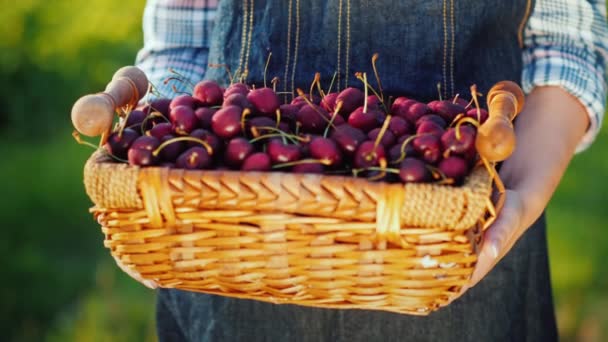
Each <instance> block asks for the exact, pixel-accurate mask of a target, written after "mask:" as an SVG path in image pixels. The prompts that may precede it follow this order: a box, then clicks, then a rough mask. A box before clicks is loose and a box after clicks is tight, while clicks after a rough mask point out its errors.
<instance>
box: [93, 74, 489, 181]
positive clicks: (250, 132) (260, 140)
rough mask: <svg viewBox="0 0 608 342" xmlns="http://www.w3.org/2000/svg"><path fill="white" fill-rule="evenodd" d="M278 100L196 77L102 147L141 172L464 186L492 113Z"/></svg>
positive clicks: (336, 96)
mask: <svg viewBox="0 0 608 342" xmlns="http://www.w3.org/2000/svg"><path fill="white" fill-rule="evenodd" d="M320 94H322V95H320V96H317V95H312V92H311V93H310V94H304V93H302V92H301V91H300V92H299V96H298V97H296V98H294V99H293V101H291V103H286V104H282V101H280V96H282V95H278V94H277V93H276V92H275V91H273V89H271V88H266V87H264V88H257V89H252V88H250V87H249V86H248V85H246V84H244V83H234V84H232V85H230V86H229V87H227V88H226V89H223V88H222V87H220V86H219V85H218V84H217V83H216V82H213V81H202V82H199V83H198V84H196V85H195V87H194V89H193V93H192V95H189V94H182V95H179V96H177V97H175V98H173V99H164V98H163V99H156V100H153V101H151V102H150V103H149V104H147V105H145V106H144V107H141V108H139V109H137V110H133V111H131V112H130V113H128V114H127V115H126V116H125V117H124V118H123V119H122V121H121V123H120V124H119V125H118V126H117V128H116V129H115V130H114V132H113V133H112V134H111V135H110V136H109V138H108V141H107V143H106V144H105V145H104V148H105V149H106V150H107V152H108V153H109V154H110V155H112V156H113V157H115V158H116V159H118V160H128V162H129V164H132V165H138V166H166V167H172V168H182V169H220V170H222V169H223V170H242V171H271V170H274V171H285V172H294V173H319V174H321V173H323V174H350V175H354V176H357V177H365V178H367V179H370V180H383V181H389V182H405V183H408V182H443V183H447V184H460V183H461V182H462V181H463V179H464V178H465V177H466V175H467V174H468V173H469V171H470V169H471V167H472V166H473V165H474V164H475V162H476V160H477V153H476V150H475V135H476V127H477V126H478V125H479V124H481V123H483V122H484V121H485V120H486V119H487V117H488V113H487V111H486V110H485V109H481V108H479V107H477V106H473V105H472V102H468V101H466V100H464V99H462V98H458V97H457V98H454V99H450V100H437V101H432V102H430V103H422V102H419V101H416V100H413V99H408V98H405V97H398V98H396V99H394V101H390V102H391V103H389V101H388V100H387V101H383V99H382V98H383V97H384V96H381V95H378V94H375V95H369V96H367V97H366V93H364V92H363V91H362V90H360V89H357V88H347V89H345V90H343V91H341V92H333V93H328V94H324V93H323V92H322V91H320Z"/></svg>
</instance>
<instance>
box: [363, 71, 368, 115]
mask: <svg viewBox="0 0 608 342" xmlns="http://www.w3.org/2000/svg"><path fill="white" fill-rule="evenodd" d="M363 80H364V81H363V83H364V84H367V73H363ZM364 90H365V99H364V100H363V113H367V96H368V90H367V87H365V89H364Z"/></svg>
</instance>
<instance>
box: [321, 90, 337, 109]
mask: <svg viewBox="0 0 608 342" xmlns="http://www.w3.org/2000/svg"><path fill="white" fill-rule="evenodd" d="M338 95H339V94H338V93H329V94H327V95H325V96H324V97H323V99H322V100H321V107H323V109H325V110H326V111H328V112H330V113H333V112H334V110H335V109H336V99H337V98H338Z"/></svg>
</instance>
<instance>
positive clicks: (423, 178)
mask: <svg viewBox="0 0 608 342" xmlns="http://www.w3.org/2000/svg"><path fill="white" fill-rule="evenodd" d="M399 177H400V178H401V180H402V181H403V182H404V183H421V182H427V181H429V180H430V179H431V174H430V172H429V170H428V169H427V168H426V166H425V164H424V163H423V162H422V161H420V160H419V159H416V158H405V159H404V160H403V161H402V162H401V165H400V166H399Z"/></svg>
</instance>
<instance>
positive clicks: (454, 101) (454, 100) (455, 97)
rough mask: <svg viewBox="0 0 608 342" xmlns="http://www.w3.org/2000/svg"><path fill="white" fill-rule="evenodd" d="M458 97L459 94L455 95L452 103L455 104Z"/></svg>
mask: <svg viewBox="0 0 608 342" xmlns="http://www.w3.org/2000/svg"><path fill="white" fill-rule="evenodd" d="M459 96H460V94H456V96H454V99H453V100H452V103H456V101H457V100H458V97H459Z"/></svg>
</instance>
